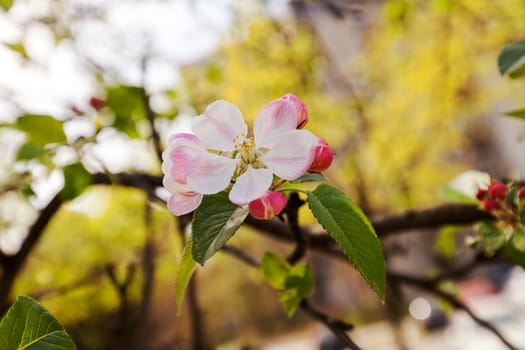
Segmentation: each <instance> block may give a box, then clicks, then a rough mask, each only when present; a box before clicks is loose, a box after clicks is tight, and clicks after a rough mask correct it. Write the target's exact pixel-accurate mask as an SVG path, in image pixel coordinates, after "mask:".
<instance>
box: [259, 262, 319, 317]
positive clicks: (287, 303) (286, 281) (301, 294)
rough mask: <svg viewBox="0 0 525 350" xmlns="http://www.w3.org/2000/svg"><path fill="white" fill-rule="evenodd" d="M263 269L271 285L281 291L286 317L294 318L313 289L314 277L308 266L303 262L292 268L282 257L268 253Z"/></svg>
mask: <svg viewBox="0 0 525 350" xmlns="http://www.w3.org/2000/svg"><path fill="white" fill-rule="evenodd" d="M261 269H262V272H263V275H264V277H265V278H266V280H267V281H268V282H269V283H270V285H271V286H272V287H273V288H275V289H277V290H278V291H279V300H280V301H281V303H282V305H283V308H284V311H285V313H286V315H288V317H292V316H293V314H294V313H295V310H297V308H298V307H299V305H300V303H301V301H302V300H303V299H304V298H306V297H307V296H308V295H310V292H311V291H312V288H313V276H312V272H311V271H310V269H309V267H308V265H307V264H306V263H304V262H302V263H299V264H297V265H294V266H291V265H290V264H289V263H288V262H287V261H286V260H284V259H283V258H282V257H280V256H278V255H275V254H273V253H266V254H264V257H263V260H262V263H261Z"/></svg>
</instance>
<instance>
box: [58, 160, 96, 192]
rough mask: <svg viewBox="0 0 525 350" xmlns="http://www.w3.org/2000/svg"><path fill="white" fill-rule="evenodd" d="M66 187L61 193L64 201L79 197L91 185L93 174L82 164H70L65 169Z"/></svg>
mask: <svg viewBox="0 0 525 350" xmlns="http://www.w3.org/2000/svg"><path fill="white" fill-rule="evenodd" d="M63 172H64V187H63V188H62V191H61V192H60V197H61V198H62V199H63V200H70V199H73V198H76V197H78V196H79V195H81V194H82V192H84V190H85V189H86V188H87V187H88V186H89V185H90V184H91V174H90V173H89V172H88V171H87V170H86V169H85V168H84V166H83V165H82V164H80V163H75V164H70V165H68V166H66V167H65V168H64V169H63Z"/></svg>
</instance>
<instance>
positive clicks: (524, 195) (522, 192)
mask: <svg viewBox="0 0 525 350" xmlns="http://www.w3.org/2000/svg"><path fill="white" fill-rule="evenodd" d="M518 198H519V199H525V186H524V187H520V189H519V190H518Z"/></svg>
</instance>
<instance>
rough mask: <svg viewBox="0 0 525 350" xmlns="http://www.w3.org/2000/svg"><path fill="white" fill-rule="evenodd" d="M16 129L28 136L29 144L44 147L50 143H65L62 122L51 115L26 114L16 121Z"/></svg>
mask: <svg viewBox="0 0 525 350" xmlns="http://www.w3.org/2000/svg"><path fill="white" fill-rule="evenodd" d="M14 127H15V128H16V129H18V130H21V131H24V132H25V133H26V134H27V137H28V140H27V141H28V142H29V143H32V144H34V145H37V146H41V147H44V146H45V145H47V144H50V143H65V142H66V141H67V140H66V134H64V129H63V128H62V122H61V121H60V120H57V119H55V118H53V117H51V116H49V115H33V114H26V115H23V116H21V117H19V118H18V119H17V120H16V123H15V125H14Z"/></svg>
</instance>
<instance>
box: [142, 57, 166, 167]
mask: <svg viewBox="0 0 525 350" xmlns="http://www.w3.org/2000/svg"><path fill="white" fill-rule="evenodd" d="M147 63H148V60H147V57H144V59H143V60H142V86H141V88H140V92H141V95H142V103H143V105H144V112H145V114H146V119H147V120H148V123H149V126H150V129H151V135H150V138H151V141H152V142H153V149H154V150H155V154H156V155H157V159H158V160H159V162H160V163H162V146H161V144H160V136H159V133H158V132H157V129H156V128H155V113H154V112H153V110H152V109H151V106H150V105H149V100H150V95H149V94H148V92H147V91H146V86H145V77H146V70H147Z"/></svg>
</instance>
